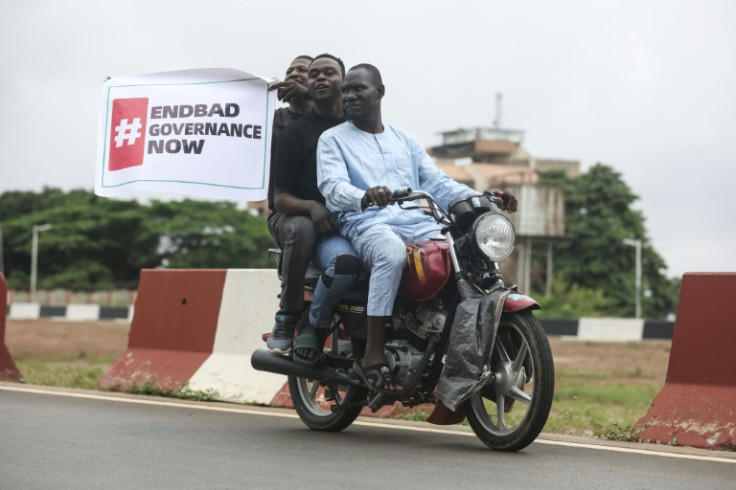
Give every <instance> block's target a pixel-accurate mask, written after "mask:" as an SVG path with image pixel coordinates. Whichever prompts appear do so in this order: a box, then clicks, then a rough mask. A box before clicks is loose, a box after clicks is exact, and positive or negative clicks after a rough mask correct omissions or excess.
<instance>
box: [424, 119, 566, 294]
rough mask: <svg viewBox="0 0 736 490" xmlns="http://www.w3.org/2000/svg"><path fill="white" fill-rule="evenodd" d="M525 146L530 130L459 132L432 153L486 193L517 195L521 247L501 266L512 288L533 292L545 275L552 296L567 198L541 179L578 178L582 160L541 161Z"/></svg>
mask: <svg viewBox="0 0 736 490" xmlns="http://www.w3.org/2000/svg"><path fill="white" fill-rule="evenodd" d="M523 142H524V132H523V131H518V130H510V129H501V128H498V127H495V128H483V127H478V128H471V129H457V130H454V131H447V132H443V133H442V144H441V145H439V146H435V147H433V148H429V149H428V150H427V152H428V153H429V154H430V155H431V156H432V157H433V158H434V159H435V162H436V164H437V166H438V167H439V168H440V169H442V170H443V171H444V172H445V173H447V174H448V175H449V176H450V177H452V178H453V179H455V180H457V181H458V182H463V183H465V184H467V185H468V186H470V187H472V188H474V189H476V190H478V191H481V192H482V191H486V190H494V189H509V190H511V192H513V193H514V194H515V195H516V197H517V198H518V200H519V212H518V213H515V214H512V215H510V218H511V221H512V223H513V224H514V228H515V230H516V248H515V250H514V253H513V255H512V256H511V257H510V258H509V259H507V260H506V261H505V262H506V263H505V264H502V265H501V268H502V270H503V271H504V278H505V280H506V283H507V284H509V285H510V284H517V285H518V286H519V288H520V290H522V291H527V292H528V291H530V290H531V288H532V278H533V277H543V278H544V292H545V293H546V294H549V293H550V291H551V280H552V274H553V257H554V254H553V247H554V242H555V241H556V240H559V239H560V238H562V237H563V236H564V234H565V196H564V191H563V189H561V188H559V187H550V186H540V185H538V183H539V175H540V174H541V173H544V172H549V171H554V170H558V171H564V172H565V173H567V174H568V175H570V176H577V175H578V174H579V173H580V162H578V161H575V160H562V159H550V158H539V157H535V156H533V155H532V154H530V153H529V152H528V151H527V150H526V149H524V147H523V146H522V144H523ZM540 250H541V253H540ZM540 255H541V260H540V258H539V257H540ZM542 269H544V270H543V272H542Z"/></svg>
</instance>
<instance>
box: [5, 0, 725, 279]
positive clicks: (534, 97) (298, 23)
mask: <svg viewBox="0 0 736 490" xmlns="http://www.w3.org/2000/svg"><path fill="white" fill-rule="evenodd" d="M0 40H1V42H0V46H2V47H1V48H0V66H1V67H2V78H0V97H1V98H2V99H1V100H0V107H2V115H3V117H2V118H1V119H0V121H1V122H0V125H1V126H0V144H1V145H2V160H0V162H1V163H0V193H1V192H5V191H7V190H34V191H39V190H41V189H42V188H43V187H44V186H54V187H61V188H63V189H65V190H69V189H74V188H85V189H89V190H92V189H93V187H94V180H93V179H94V167H95V155H96V134H97V116H98V111H99V102H100V93H101V88H102V81H103V79H104V78H105V77H106V76H107V75H135V74H142V73H152V72H160V71H169V70H180V69H187V68H212V67H224V68H236V69H240V70H243V71H246V72H250V73H255V74H258V75H262V76H264V77H274V76H278V77H281V76H283V72H284V69H285V67H286V66H287V65H288V63H289V62H290V61H291V59H292V58H293V57H294V56H295V55H299V54H311V55H316V54H319V53H322V52H325V51H327V52H330V53H333V54H335V55H337V56H340V57H341V58H342V59H343V60H344V62H345V64H346V65H347V66H348V67H350V66H352V65H355V64H357V63H361V62H369V63H373V64H374V65H376V66H378V68H379V69H381V71H382V74H383V78H384V83H385V85H386V97H385V99H384V103H383V114H384V121H385V122H388V123H391V124H394V125H395V126H399V127H402V128H404V129H407V130H409V131H411V132H413V133H414V134H416V135H417V137H418V138H419V139H420V140H421V141H422V142H423V143H424V144H425V145H426V146H433V145H436V144H439V143H440V137H439V134H438V133H439V132H441V131H447V130H453V129H457V128H460V127H473V126H491V125H492V123H493V120H494V117H495V113H494V111H495V94H496V92H501V93H503V100H504V104H503V125H504V126H506V127H510V128H514V129H522V130H526V131H527V136H526V140H525V143H524V146H525V147H526V148H527V150H528V151H529V152H531V153H532V154H533V155H535V156H539V157H555V158H565V159H577V160H580V162H581V164H582V168H583V170H585V169H587V168H589V167H590V166H591V165H593V164H595V163H597V162H602V163H605V164H608V165H610V166H612V167H613V168H615V169H616V170H617V171H618V172H620V173H621V174H622V175H623V178H624V181H625V182H626V183H627V184H628V185H629V186H630V187H631V188H632V190H633V191H634V192H635V193H636V194H637V195H638V196H639V198H640V200H639V201H638V202H637V204H636V207H637V208H639V209H641V210H642V211H643V213H644V216H645V218H646V225H647V229H648V233H649V237H650V238H651V240H652V242H653V244H654V247H655V248H656V249H657V251H658V252H659V253H660V254H661V255H662V256H663V257H664V259H665V261H666V262H667V264H668V266H669V269H668V275H670V276H679V275H681V274H682V273H684V272H690V271H736V224H735V222H736V217H735V216H734V215H735V214H736V2H734V1H732V0H723V1H715V0H712V1H708V0H705V1H703V0H699V1H695V0H693V1H677V0H666V1H664V0H663V1H646V0H636V1H622V0H615V1H614V0H611V1H605V2H604V1H594V0H581V1H564V0H562V1H548V0H536V1H523V0H507V1H495V0H478V1H462V0H459V1H456V2H446V1H431V0H420V1H396V0H393V1H384V0H374V1H372V2H345V1H324V2H320V1H316V0H313V1H294V0H280V1H246V0H233V1H227V0H206V1H199V0H160V1H155V0H139V1H123V0H118V1H105V0H87V1H83V0H77V1H71V0H66V1H65V0H49V1H40V0H36V1H34V0H2V2H0ZM632 253H633V249H632Z"/></svg>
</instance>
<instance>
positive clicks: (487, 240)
mask: <svg viewBox="0 0 736 490" xmlns="http://www.w3.org/2000/svg"><path fill="white" fill-rule="evenodd" d="M473 236H474V238H475V244H476V246H477V247H478V250H480V251H481V252H482V253H484V254H485V255H486V256H487V257H488V258H489V259H491V260H492V261H494V262H499V261H501V260H503V259H505V258H506V257H508V256H509V255H511V252H513V251H514V242H515V241H516V232H515V231H514V225H512V224H511V221H509V219H508V218H507V217H506V216H503V215H501V214H496V213H486V214H484V215H483V216H481V217H480V218H478V219H477V220H475V223H473Z"/></svg>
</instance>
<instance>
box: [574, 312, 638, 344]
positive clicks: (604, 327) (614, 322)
mask: <svg viewBox="0 0 736 490" xmlns="http://www.w3.org/2000/svg"><path fill="white" fill-rule="evenodd" d="M643 334H644V320H642V319H641V318H581V319H580V322H579V324H578V333H577V336H576V339H577V340H588V341H594V342H638V341H640V340H641V339H642V338H643Z"/></svg>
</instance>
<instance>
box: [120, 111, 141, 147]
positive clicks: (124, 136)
mask: <svg viewBox="0 0 736 490" xmlns="http://www.w3.org/2000/svg"><path fill="white" fill-rule="evenodd" d="M140 137H141V118H140V117H136V118H135V119H133V122H132V123H128V119H127V118H126V119H121V120H120V124H119V125H118V126H115V148H120V147H121V146H123V143H124V142H126V141H127V144H128V146H132V145H134V144H135V140H137V139H138V138H140Z"/></svg>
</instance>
